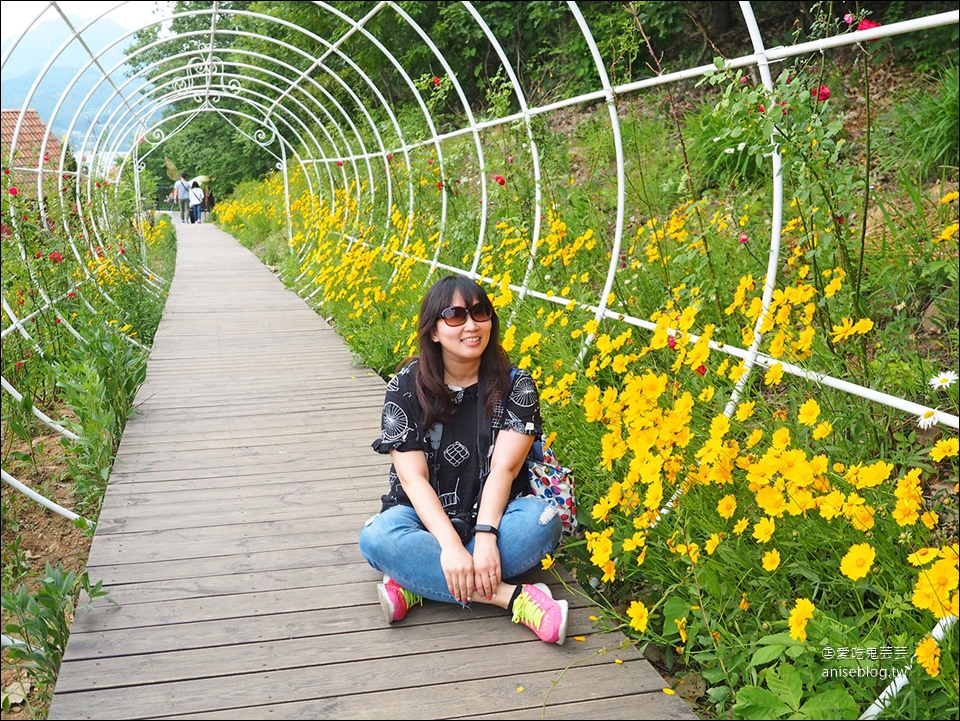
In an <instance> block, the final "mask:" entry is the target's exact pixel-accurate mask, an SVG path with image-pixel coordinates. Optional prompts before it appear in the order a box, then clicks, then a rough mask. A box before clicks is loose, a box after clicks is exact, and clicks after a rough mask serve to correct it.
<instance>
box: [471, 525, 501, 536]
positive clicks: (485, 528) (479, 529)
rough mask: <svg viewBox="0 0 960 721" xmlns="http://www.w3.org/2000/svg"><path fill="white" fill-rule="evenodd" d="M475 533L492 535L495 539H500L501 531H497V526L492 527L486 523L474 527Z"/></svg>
mask: <svg viewBox="0 0 960 721" xmlns="http://www.w3.org/2000/svg"><path fill="white" fill-rule="evenodd" d="M473 532H474V533H492V534H493V536H494V538H500V531H499V530H497V527H496V526H491V525H489V524H486V523H478V524H477V525H476V526H474V527H473Z"/></svg>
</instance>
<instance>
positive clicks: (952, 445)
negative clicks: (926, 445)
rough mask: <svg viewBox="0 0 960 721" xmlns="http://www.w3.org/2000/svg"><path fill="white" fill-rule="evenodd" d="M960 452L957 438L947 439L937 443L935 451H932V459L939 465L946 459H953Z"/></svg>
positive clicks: (959, 442)
mask: <svg viewBox="0 0 960 721" xmlns="http://www.w3.org/2000/svg"><path fill="white" fill-rule="evenodd" d="M958 450H960V441H958V440H957V439H956V438H946V439H942V440H939V441H937V442H936V444H935V445H934V446H933V450H932V451H930V458H931V459H932V460H934V461H936V462H937V463H939V462H940V461H942V460H943V459H944V458H953V457H954V456H956V455H957V452H958Z"/></svg>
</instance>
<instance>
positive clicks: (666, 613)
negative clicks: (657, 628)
mask: <svg viewBox="0 0 960 721" xmlns="http://www.w3.org/2000/svg"><path fill="white" fill-rule="evenodd" d="M689 611H690V602H689V601H686V600H685V599H682V598H677V597H676V596H674V597H673V598H671V599H669V600H668V601H667V602H666V603H665V604H663V635H664V636H671V635H675V634H676V633H677V624H675V623H674V620H676V619H678V618H686V617H687V613H688V612H689Z"/></svg>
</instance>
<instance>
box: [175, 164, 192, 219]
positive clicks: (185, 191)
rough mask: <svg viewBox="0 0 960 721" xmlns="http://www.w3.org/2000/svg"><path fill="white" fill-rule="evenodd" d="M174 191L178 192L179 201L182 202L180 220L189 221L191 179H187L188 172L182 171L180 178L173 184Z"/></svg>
mask: <svg viewBox="0 0 960 721" xmlns="http://www.w3.org/2000/svg"><path fill="white" fill-rule="evenodd" d="M173 192H174V193H176V194H177V202H178V203H180V222H181V223H186V222H187V214H188V213H189V212H190V181H189V180H187V174H186V172H183V173H180V180H178V181H177V182H176V183H175V184H174V186H173Z"/></svg>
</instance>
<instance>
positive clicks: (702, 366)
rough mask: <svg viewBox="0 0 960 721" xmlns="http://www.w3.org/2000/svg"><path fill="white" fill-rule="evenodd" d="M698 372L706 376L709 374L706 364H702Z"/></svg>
mask: <svg viewBox="0 0 960 721" xmlns="http://www.w3.org/2000/svg"><path fill="white" fill-rule="evenodd" d="M697 373H699V374H700V375H702V376H705V375H706V374H707V367H706V366H705V365H701V366H700V367H699V368H697Z"/></svg>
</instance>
